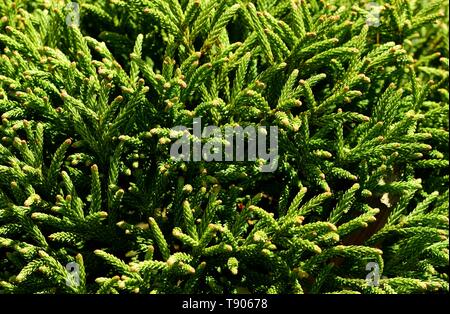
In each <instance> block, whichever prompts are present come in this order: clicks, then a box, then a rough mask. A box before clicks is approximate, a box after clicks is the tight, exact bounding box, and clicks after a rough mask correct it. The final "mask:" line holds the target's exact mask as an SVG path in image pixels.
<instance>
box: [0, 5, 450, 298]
mask: <svg viewBox="0 0 450 314" xmlns="http://www.w3.org/2000/svg"><path fill="white" fill-rule="evenodd" d="M79 4H80V18H81V19H80V25H79V27H78V26H76V25H75V26H73V25H72V26H70V25H68V24H67V17H68V16H71V14H73V11H72V12H71V11H70V10H69V8H70V7H69V8H68V7H67V2H64V1H42V0H37V1H25V0H16V1H11V0H1V1H0V49H1V57H0V114H1V115H2V124H1V126H0V137H1V144H0V292H1V293H245V292H251V293H432V292H444V291H447V292H448V290H449V281H448V266H449V251H448V224H449V219H448V207H449V203H448V196H449V195H448V185H449V177H448V166H449V150H448V141H449V137H448V135H449V133H448V109H449V91H448V73H449V72H448V66H449V65H448V64H449V61H448V47H449V44H448V3H447V2H446V1H425V0H410V1H406V0H392V1H385V2H383V3H382V2H380V3H379V4H380V6H381V8H382V10H381V12H380V25H379V26H374V25H371V24H370V23H368V19H369V18H370V10H369V9H368V7H367V2H366V1H358V3H357V2H355V1H347V0H325V1H316V0H311V1H302V0H257V1H247V0H221V1H216V0H151V1H150V0H127V1H125V0H124V1H122V0H98V1H81V0H80V1H79ZM199 116H201V117H202V122H203V124H204V125H206V124H209V125H217V126H221V127H225V126H235V125H241V126H247V125H267V126H269V125H275V126H278V127H279V131H280V134H279V159H278V165H279V166H278V169H277V171H275V172H273V173H261V172H260V170H259V165H260V162H261V161H260V160H258V161H256V162H250V161H247V162H226V163H225V162H217V163H214V162H182V161H178V162H176V161H174V160H171V159H170V155H169V150H170V144H171V142H173V140H174V139H173V138H171V132H170V128H171V127H173V126H176V125H186V126H190V125H192V121H193V118H194V117H199ZM73 261H75V262H76V263H78V265H80V283H79V285H75V284H72V285H70V284H69V285H68V284H66V278H67V271H66V269H65V266H66V264H68V263H70V262H73ZM368 262H377V263H378V264H379V265H380V271H381V273H382V279H381V280H380V285H379V286H378V287H373V286H369V285H367V282H366V280H365V277H366V275H367V273H368V271H367V270H366V269H365V266H366V264H367V263H368Z"/></svg>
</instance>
